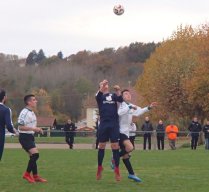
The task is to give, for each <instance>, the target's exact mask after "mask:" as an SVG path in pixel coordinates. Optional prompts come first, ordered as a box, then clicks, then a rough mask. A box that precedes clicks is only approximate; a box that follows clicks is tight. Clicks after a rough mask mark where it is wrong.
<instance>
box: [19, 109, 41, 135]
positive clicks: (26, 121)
mask: <svg viewBox="0 0 209 192" xmlns="http://www.w3.org/2000/svg"><path fill="white" fill-rule="evenodd" d="M18 125H19V126H26V127H31V128H34V127H37V119H36V115H35V113H34V112H33V111H32V110H30V109H28V108H24V109H23V110H22V111H21V112H20V115H19V117H18ZM18 130H19V132H20V133H28V134H34V131H32V130H31V131H21V130H20V129H18Z"/></svg>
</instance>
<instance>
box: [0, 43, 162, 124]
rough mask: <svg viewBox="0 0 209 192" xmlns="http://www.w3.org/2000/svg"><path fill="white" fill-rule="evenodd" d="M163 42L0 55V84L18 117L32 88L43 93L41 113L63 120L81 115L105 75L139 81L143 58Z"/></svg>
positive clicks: (131, 82) (123, 82) (117, 80)
mask: <svg viewBox="0 0 209 192" xmlns="http://www.w3.org/2000/svg"><path fill="white" fill-rule="evenodd" d="M159 45H160V44H159V43H157V44H155V43H153V42H152V43H140V42H135V43H131V44H130V45H129V46H127V47H120V48H118V49H117V50H115V49H113V48H105V49H104V50H102V51H100V52H90V51H86V50H84V51H80V52H78V53H76V54H73V55H70V56H67V57H63V54H62V52H61V51H59V52H58V53H57V54H55V55H54V56H51V57H46V56H45V53H44V50H42V49H40V50H39V51H37V50H32V51H31V52H30V53H29V54H28V56H27V58H25V59H19V58H18V56H16V55H5V54H0V74H1V76H0V84H1V87H2V88H4V89H6V90H7V93H8V97H9V100H8V105H9V106H10V107H11V108H12V109H13V116H14V120H15V121H16V117H17V115H18V113H19V112H20V110H21V109H22V107H23V106H24V104H23V97H24V95H25V94H28V93H34V94H36V96H37V97H38V100H39V102H38V105H39V106H38V109H37V113H38V114H39V115H43V116H51V115H54V116H55V117H56V118H57V119H58V120H60V121H63V120H65V119H66V118H67V116H71V118H73V119H74V120H78V119H79V118H81V110H82V108H83V105H84V102H85V101H86V100H87V99H94V95H95V92H96V90H97V89H98V83H99V82H100V81H101V80H102V79H104V78H107V79H108V80H109V81H110V83H111V85H114V84H120V85H121V86H122V87H128V86H131V85H132V86H133V85H135V83H136V79H137V78H138V76H140V74H141V73H142V72H143V67H144V62H145V61H146V59H148V58H149V57H150V55H151V54H152V53H153V52H154V51H155V49H156V47H158V46H159Z"/></svg>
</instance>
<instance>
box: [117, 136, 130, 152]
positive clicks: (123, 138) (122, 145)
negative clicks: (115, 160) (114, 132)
mask: <svg viewBox="0 0 209 192" xmlns="http://www.w3.org/2000/svg"><path fill="white" fill-rule="evenodd" d="M125 140H129V138H128V136H127V135H125V134H123V133H120V141H119V145H120V149H125V146H124V144H123V142H124V141H125Z"/></svg>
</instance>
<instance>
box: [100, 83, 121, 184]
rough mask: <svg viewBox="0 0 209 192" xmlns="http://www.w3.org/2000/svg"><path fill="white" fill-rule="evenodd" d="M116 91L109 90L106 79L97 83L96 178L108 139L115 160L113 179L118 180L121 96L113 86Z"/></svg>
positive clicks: (117, 87)
mask: <svg viewBox="0 0 209 192" xmlns="http://www.w3.org/2000/svg"><path fill="white" fill-rule="evenodd" d="M115 89H116V90H117V91H116V93H117V94H115V93H110V92H109V85H108V81H107V80H103V81H102V82H100V84H99V91H98V92H97V94H96V101H97V104H98V108H99V115H100V124H99V129H98V140H99V149H98V169H97V174H96V179H97V180H100V179H101V178H102V171H103V167H102V162H103V158H104V154H105V146H106V142H107V141H109V140H110V142H111V148H112V152H113V158H114V161H115V170H114V172H115V179H116V181H120V179H121V178H120V171H119V160H120V157H119V143H118V140H119V118H118V113H117V102H122V101H123V99H122V96H120V88H119V86H115Z"/></svg>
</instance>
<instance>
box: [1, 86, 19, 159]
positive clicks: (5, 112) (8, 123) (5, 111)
mask: <svg viewBox="0 0 209 192" xmlns="http://www.w3.org/2000/svg"><path fill="white" fill-rule="evenodd" d="M6 100H7V97H6V91H5V90H4V89H0V161H1V158H2V155H3V151H4V141H5V127H7V130H8V131H9V132H10V133H16V129H15V128H14V127H13V123H12V120H11V117H12V114H11V110H10V108H9V107H7V106H6V105H5V102H6Z"/></svg>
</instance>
